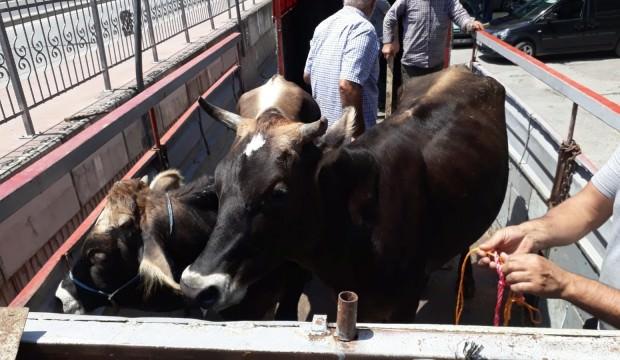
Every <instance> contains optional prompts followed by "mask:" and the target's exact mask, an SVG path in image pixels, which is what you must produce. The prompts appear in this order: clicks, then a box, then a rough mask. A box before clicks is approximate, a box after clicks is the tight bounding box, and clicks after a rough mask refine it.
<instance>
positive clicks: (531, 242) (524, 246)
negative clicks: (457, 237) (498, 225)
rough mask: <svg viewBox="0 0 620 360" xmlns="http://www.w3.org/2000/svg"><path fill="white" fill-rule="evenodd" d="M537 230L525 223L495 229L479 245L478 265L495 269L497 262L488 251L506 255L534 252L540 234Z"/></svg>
mask: <svg viewBox="0 0 620 360" xmlns="http://www.w3.org/2000/svg"><path fill="white" fill-rule="evenodd" d="M539 232H540V231H539V230H535V229H533V228H532V227H531V226H528V225H527V224H522V225H517V226H508V227H505V228H503V229H500V230H498V231H496V232H495V233H494V234H493V236H491V238H490V239H489V240H487V241H486V242H484V243H483V244H481V245H480V246H479V250H478V252H477V254H478V265H480V266H485V267H486V266H489V267H490V268H492V269H495V267H496V266H497V263H496V262H495V261H493V259H492V258H491V256H489V253H490V252H497V253H499V254H502V253H505V254H508V255H512V254H519V253H531V252H536V251H537V250H538V249H537V248H536V247H535V245H536V239H537V237H539V236H540V234H539Z"/></svg>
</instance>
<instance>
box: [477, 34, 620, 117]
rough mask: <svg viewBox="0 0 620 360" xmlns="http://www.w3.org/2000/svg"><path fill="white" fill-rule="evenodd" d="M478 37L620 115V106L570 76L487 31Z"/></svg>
mask: <svg viewBox="0 0 620 360" xmlns="http://www.w3.org/2000/svg"><path fill="white" fill-rule="evenodd" d="M476 36H484V37H485V38H487V39H489V40H491V41H493V42H495V43H497V44H498V45H499V46H501V47H503V48H504V49H506V50H508V51H510V52H512V53H513V54H514V55H516V56H518V57H520V58H522V59H523V60H525V61H527V62H530V63H532V64H534V65H536V66H537V67H539V68H541V69H542V70H544V71H545V72H547V73H548V74H549V75H551V76H553V77H555V78H556V79H558V80H560V81H563V82H564V83H566V84H567V85H569V86H572V87H574V88H576V89H577V90H579V91H580V92H582V93H584V94H585V95H587V96H589V97H590V98H592V99H593V100H595V101H596V102H598V103H599V104H600V105H601V106H604V107H606V108H608V109H610V110H611V111H613V112H615V113H616V114H618V115H620V104H618V103H615V102H613V101H611V100H609V99H607V98H606V97H604V96H602V95H600V94H599V93H597V92H595V91H594V90H592V89H590V88H589V87H587V86H584V85H582V84H580V83H578V82H576V81H575V80H573V79H571V78H569V77H568V76H566V75H564V74H562V73H560V72H558V71H557V70H555V69H553V68H551V67H549V66H547V65H546V64H545V63H543V62H541V61H540V60H538V59H536V58H534V57H532V56H529V55H527V54H525V53H523V52H522V51H520V50H517V49H516V48H515V47H513V46H510V45H509V44H507V43H505V42H503V41H501V40H499V39H497V38H496V37H495V36H493V35H491V34H489V33H487V32H486V31H478V32H477V33H476Z"/></svg>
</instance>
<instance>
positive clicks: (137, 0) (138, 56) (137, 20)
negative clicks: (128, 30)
mask: <svg viewBox="0 0 620 360" xmlns="http://www.w3.org/2000/svg"><path fill="white" fill-rule="evenodd" d="M133 14H134V22H133V48H134V60H135V71H136V88H137V90H138V92H141V91H142V90H144V77H143V75H142V16H141V14H142V1H141V0H133Z"/></svg>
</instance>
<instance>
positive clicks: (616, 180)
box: [592, 147, 620, 199]
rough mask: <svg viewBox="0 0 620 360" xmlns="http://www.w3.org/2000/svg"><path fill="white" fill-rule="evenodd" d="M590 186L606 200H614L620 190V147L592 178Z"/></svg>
mask: <svg viewBox="0 0 620 360" xmlns="http://www.w3.org/2000/svg"><path fill="white" fill-rule="evenodd" d="M592 184H593V185H594V187H596V189H597V190H598V191H600V192H601V194H603V195H605V197H606V198H608V199H614V198H615V196H616V195H617V194H618V191H619V190H620V189H619V188H620V147H618V148H617V149H616V151H615V152H614V154H613V155H612V156H611V158H610V159H609V160H608V161H607V163H606V164H605V165H604V166H603V168H602V169H601V170H599V171H598V172H597V173H596V174H595V175H594V177H592Z"/></svg>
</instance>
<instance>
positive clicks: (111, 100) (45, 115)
mask: <svg viewBox="0 0 620 360" xmlns="http://www.w3.org/2000/svg"><path fill="white" fill-rule="evenodd" d="M269 1H270V0H257V1H256V5H252V2H251V1H246V11H245V12H244V11H242V14H241V15H242V16H244V14H245V13H247V12H249V11H251V10H252V9H254V8H255V7H259V6H261V5H263V4H264V3H265V2H269ZM232 13H233V18H232V19H229V18H228V13H226V12H225V13H224V14H221V15H219V16H217V17H215V19H214V20H215V21H214V22H215V30H212V29H211V23H210V21H208V20H207V21H205V22H203V23H202V24H199V25H197V26H195V27H193V28H191V29H189V35H190V40H191V42H190V43H186V42H185V35H184V34H183V33H181V34H179V35H177V36H175V37H173V38H171V39H169V40H167V41H165V42H163V43H161V44H160V45H158V46H157V51H158V54H159V60H160V61H159V62H158V63H155V62H154V61H153V57H152V52H151V50H150V49H149V50H145V51H143V52H142V56H143V60H142V61H143V68H144V69H143V72H144V74H145V75H144V78H145V81H146V80H147V79H148V78H149V76H150V77H153V76H156V75H157V74H160V73H161V72H163V71H167V70H168V69H169V68H170V67H171V66H174V65H175V63H174V62H177V61H179V58H181V57H182V56H179V55H182V54H183V53H184V52H186V51H191V49H192V48H195V47H196V46H197V45H199V44H202V43H204V41H201V40H202V38H204V37H206V36H208V35H210V34H213V33H215V32H218V31H221V30H222V29H225V28H227V27H230V25H231V23H233V24H236V21H237V20H236V18H235V12H234V9H233V12H232ZM110 79H111V82H112V90H111V91H104V86H103V76H102V75H99V76H97V77H95V78H93V79H91V80H89V81H86V82H84V83H83V84H81V85H79V86H77V87H76V88H74V89H71V90H69V91H67V92H65V93H63V94H61V95H59V96H57V97H55V98H53V99H51V100H49V101H47V102H45V103H43V104H41V105H40V106H38V107H36V108H34V109H32V110H31V116H32V120H33V121H32V122H33V124H34V127H35V130H36V132H37V134H38V135H37V136H36V137H34V138H26V137H24V135H25V130H24V127H23V124H22V121H21V117H18V118H16V119H13V120H11V121H9V122H7V123H5V124H1V125H0V182H1V181H2V180H3V179H4V178H6V177H7V176H9V175H10V174H11V173H12V172H13V171H15V169H17V168H20V167H21V166H23V164H25V163H28V162H30V161H32V160H33V159H35V158H37V157H38V156H40V155H42V154H43V153H45V152H47V151H49V150H50V149H51V148H53V147H55V146H56V145H57V144H59V143H61V142H62V141H63V139H65V138H67V137H68V136H70V134H72V133H74V132H75V131H77V130H79V129H80V128H82V127H84V126H85V125H86V124H87V123H88V122H89V121H92V120H93V117H94V119H97V118H99V117H101V116H102V115H104V114H105V113H106V112H107V111H109V109H111V108H114V107H115V106H114V105H115V104H120V103H122V102H123V101H126V100H127V99H128V98H130V97H131V96H132V94H133V92H134V90H133V87H134V86H135V69H134V62H133V59H130V60H128V61H125V62H123V63H121V64H119V65H117V66H114V67H112V68H110ZM105 109H107V111H106V110H105Z"/></svg>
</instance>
